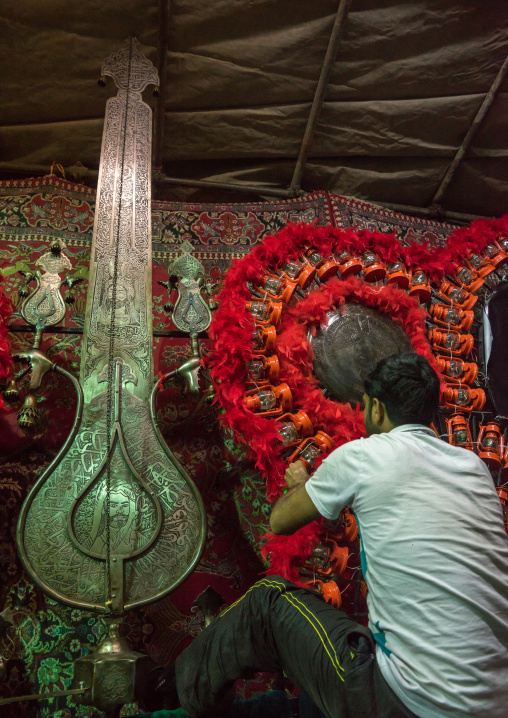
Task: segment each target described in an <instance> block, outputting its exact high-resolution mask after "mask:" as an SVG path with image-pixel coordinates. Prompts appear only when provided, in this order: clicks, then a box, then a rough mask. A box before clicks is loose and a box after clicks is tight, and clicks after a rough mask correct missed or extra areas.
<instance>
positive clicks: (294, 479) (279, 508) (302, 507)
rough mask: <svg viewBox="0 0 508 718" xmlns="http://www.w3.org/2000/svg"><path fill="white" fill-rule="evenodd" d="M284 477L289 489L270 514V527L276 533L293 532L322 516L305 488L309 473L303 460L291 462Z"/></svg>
mask: <svg viewBox="0 0 508 718" xmlns="http://www.w3.org/2000/svg"><path fill="white" fill-rule="evenodd" d="M284 479H285V481H286V484H287V487H288V491H287V493H285V494H283V495H282V496H281V497H280V499H278V500H277V501H276V503H275V504H274V506H273V509H272V513H271V516H270V528H271V529H272V531H273V533H274V534H292V533H294V532H295V531H296V530H297V529H299V528H301V527H302V526H305V525H306V524H308V523H310V522H311V521H315V520H316V519H318V518H319V516H320V513H319V511H318V510H317V509H316V507H315V506H314V504H313V502H312V500H311V498H310V496H309V495H308V493H307V491H306V490H305V484H306V483H307V481H308V479H309V475H308V473H307V469H306V468H305V464H304V463H303V461H295V462H294V463H293V464H290V465H289V467H288V468H287V469H286V473H285V474H284Z"/></svg>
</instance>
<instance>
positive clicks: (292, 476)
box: [284, 459, 309, 489]
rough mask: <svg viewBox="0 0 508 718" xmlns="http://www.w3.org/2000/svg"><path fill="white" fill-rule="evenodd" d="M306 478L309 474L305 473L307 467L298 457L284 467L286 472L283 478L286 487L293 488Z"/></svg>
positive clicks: (302, 482)
mask: <svg viewBox="0 0 508 718" xmlns="http://www.w3.org/2000/svg"><path fill="white" fill-rule="evenodd" d="M308 478H309V474H308V473H307V468H306V466H305V464H304V463H303V461H301V460H300V459H298V461H294V462H293V463H292V464H289V466H288V468H287V469H286V473H285V474H284V480H285V482H286V486H287V487H288V489H293V488H294V487H295V486H299V485H300V484H304V483H305V482H306V481H307V479H308Z"/></svg>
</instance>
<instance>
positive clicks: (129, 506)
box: [18, 39, 205, 616]
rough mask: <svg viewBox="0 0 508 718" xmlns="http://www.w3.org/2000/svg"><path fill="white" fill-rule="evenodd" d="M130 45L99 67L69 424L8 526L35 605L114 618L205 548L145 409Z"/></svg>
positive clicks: (140, 115) (138, 64) (147, 113)
mask: <svg viewBox="0 0 508 718" xmlns="http://www.w3.org/2000/svg"><path fill="white" fill-rule="evenodd" d="M136 44H137V43H136V41H135V40H133V39H131V40H130V41H129V44H128V47H127V48H124V49H122V50H120V51H118V52H116V53H114V54H113V55H111V56H110V57H109V58H107V60H106V62H105V64H104V66H103V68H102V74H103V75H109V76H111V77H112V78H113V80H114V81H115V83H116V85H117V87H118V93H117V95H116V97H113V98H111V99H109V100H108V102H107V107H106V116H105V123H104V133H103V139H102V151H101V167H100V172H99V184H98V190H97V209H96V214H95V223H94V230H93V241H92V250H91V260H90V284H89V290H88V303H87V309H86V316H85V327H84V334H83V346H82V362H81V375H80V382H79V384H78V382H75V387H76V389H77V391H78V396H79V402H78V415H77V418H76V422H75V426H74V428H73V432H72V434H71V436H70V437H69V439H68V441H67V442H66V445H65V446H64V448H63V449H62V451H61V452H60V454H59V455H58V456H57V457H56V459H55V460H54V461H53V463H52V464H51V465H50V466H49V467H48V469H47V470H46V471H45V473H44V474H43V475H42V476H41V477H40V479H39V480H38V481H37V483H36V484H35V486H34V488H33V489H32V491H31V492H30V494H29V495H28V497H27V499H26V501H25V504H24V505H23V508H22V511H21V515H20V519H19V524H18V546H19V551H20V554H21V557H22V560H23V563H24V565H25V568H26V570H27V571H28V572H29V573H30V575H31V576H32V577H33V578H34V580H35V581H36V582H37V583H38V584H39V585H40V586H41V587H42V588H43V590H44V591H46V593H48V594H49V595H51V596H52V597H53V598H56V599H57V600H59V601H62V602H64V603H66V604H69V605H71V606H76V607H79V608H82V609H85V610H90V609H91V610H96V611H101V612H105V613H109V614H110V615H116V616H119V615H121V614H122V613H123V612H124V611H125V610H129V609H132V608H135V607H137V606H140V605H143V604H146V603H150V602H151V601H154V600H156V599H158V598H160V597H162V596H163V595H165V594H166V593H168V592H169V591H171V590H172V589H174V588H175V587H176V586H177V585H178V584H179V583H181V582H182V581H183V580H184V579H185V577H186V576H187V575H188V574H189V573H190V572H191V571H192V569H193V568H194V566H195V564H196V563H197V561H198V559H199V557H200V555H201V551H202V548H203V545H204V539H205V512H204V508H203V504H202V501H201V498H200V496H199V493H198V491H197V489H196V487H195V485H194V484H193V482H192V480H191V479H190V477H189V476H188V474H187V472H186V471H185V469H184V468H183V467H182V466H181V465H180V464H179V463H178V461H177V460H176V458H175V457H174V456H173V455H172V454H171V452H170V451H169V450H168V449H167V447H166V445H165V444H164V442H163V441H162V439H161V438H160V434H159V432H158V430H157V428H156V426H155V422H154V417H153V412H151V411H150V395H151V392H152V388H153V384H154V380H153V361H152V315H151V304H152V298H151V287H152V276H151V267H152V247H151V215H150V207H151V191H150V155H151V129H152V118H151V110H150V108H149V107H148V105H146V104H145V103H144V102H143V100H142V98H141V92H142V90H143V89H144V88H145V87H146V86H147V85H148V84H150V83H152V84H157V81H158V78H157V72H156V70H155V68H154V67H153V65H152V64H151V62H150V61H149V60H147V58H145V57H144V56H143V55H142V54H141V53H140V52H138V50H136ZM55 260H56V258H55ZM62 261H64V260H63V259H62V258H61V259H60V263H61V262H62ZM46 264H47V266H48V268H47V269H46V267H44V268H45V269H46V272H47V273H48V272H49V273H50V274H51V273H53V274H55V271H61V270H60V265H59V267H58V269H57V270H55V267H53V265H54V264H55V262H52V263H51V262H50V261H49V259H48V262H46ZM53 270H55V271H53ZM57 276H58V275H57ZM50 279H51V277H50ZM56 284H57V280H56V279H54V281H53V282H52V283H51V282H50V281H49V279H48V281H47V282H45V283H44V284H43V283H41V288H40V290H39V293H41V292H44V295H42V294H41V296H40V298H41V301H40V302H38V304H37V308H36V309H37V310H39V309H41V308H42V309H43V310H44V314H45V315H48V316H50V317H51V319H53V317H54V316H56V315H55V312H56V313H58V311H59V310H60V304H59V302H58V298H57V296H56V294H55V290H54V287H56ZM37 301H38V300H37ZM25 311H26V312H27V313H28V304H27V308H26V310H25ZM39 353H40V352H38V353H37V354H34V352H33V350H32V351H31V352H27V356H26V357H25V358H27V359H28V360H29V361H32V359H33V362H32V366H33V368H34V369H36V368H37V366H36V365H37V363H39V365H41V366H42V367H43V369H42V371H43V372H45V371H47V370H48V369H50V368H51V369H57V370H58V368H57V367H56V366H55V365H53V364H52V363H51V362H49V360H46V362H47V364H45V363H44V361H43V359H42V358H41V357H39V356H38V354H39ZM32 354H33V356H32ZM41 356H44V355H42V354H41ZM39 373H41V371H39ZM81 406H82V417H81V418H80V415H81Z"/></svg>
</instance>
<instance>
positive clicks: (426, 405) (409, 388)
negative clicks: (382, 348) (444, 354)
mask: <svg viewBox="0 0 508 718" xmlns="http://www.w3.org/2000/svg"><path fill="white" fill-rule="evenodd" d="M364 387H365V393H366V394H367V395H368V396H369V397H370V398H371V399H373V398H374V397H375V398H377V399H379V401H380V402H381V403H382V404H384V406H385V409H386V411H387V413H388V418H389V420H390V421H391V423H392V424H394V426H400V425H401V424H425V426H430V423H431V421H432V420H433V418H434V416H435V415H436V413H437V410H438V407H439V377H438V375H437V374H436V372H435V371H434V369H433V368H432V367H431V366H430V364H429V362H428V361H427V359H425V357H422V356H420V354H392V355H391V356H389V357H386V359H381V361H379V362H378V363H377V364H376V366H375V367H374V369H373V370H372V371H371V372H370V374H369V375H368V376H367V378H366V379H365V381H364Z"/></svg>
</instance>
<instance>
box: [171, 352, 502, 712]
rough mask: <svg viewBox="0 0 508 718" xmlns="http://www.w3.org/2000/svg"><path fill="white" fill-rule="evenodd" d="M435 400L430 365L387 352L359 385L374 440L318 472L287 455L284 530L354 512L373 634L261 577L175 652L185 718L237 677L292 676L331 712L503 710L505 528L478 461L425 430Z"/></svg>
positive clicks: (222, 694)
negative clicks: (278, 673) (266, 673)
mask: <svg viewBox="0 0 508 718" xmlns="http://www.w3.org/2000/svg"><path fill="white" fill-rule="evenodd" d="M438 402H439V379H438V377H437V375H436V373H435V372H434V371H433V369H432V368H431V367H430V365H429V363H428V362H427V360H426V359H424V358H423V357H421V356H419V355H417V354H404V355H398V356H392V357H388V358H387V359H385V360H383V361H381V362H380V363H379V364H378V365H377V366H376V368H375V369H374V370H373V372H371V374H370V375H369V377H368V378H367V379H366V381H365V394H364V404H365V410H364V417H365V427H366V429H367V433H368V435H369V438H367V439H359V440H357V441H351V442H349V443H347V444H344V445H343V446H341V447H339V448H338V449H336V450H335V451H334V452H332V453H331V454H330V456H329V457H328V458H327V459H325V460H324V462H323V463H322V464H321V466H320V467H319V468H318V469H317V471H316V472H315V473H314V474H313V476H311V477H310V478H309V477H308V475H307V472H306V470H305V467H304V465H303V464H302V463H301V462H297V463H295V464H292V465H291V466H290V467H289V469H288V471H287V472H286V483H287V484H288V487H289V490H288V492H287V493H286V494H285V495H284V496H282V497H281V498H280V499H279V500H278V501H277V502H276V504H275V505H274V507H273V511H272V515H271V527H272V530H273V532H274V533H276V534H291V533H293V532H294V531H296V530H297V529H298V528H300V527H302V526H304V525H306V524H307V523H309V522H311V521H313V520H315V519H317V518H319V517H321V516H324V517H326V518H329V519H333V518H337V517H338V516H339V513H340V511H341V509H342V508H343V507H344V506H348V507H349V508H350V509H352V510H353V511H354V512H355V514H356V518H357V521H358V525H359V528H360V535H361V550H362V551H361V552H362V566H363V571H364V575H365V579H366V582H367V585H368V589H369V590H368V594H367V602H368V608H369V628H368V629H367V628H365V627H363V626H361V625H359V624H357V623H355V622H353V621H351V620H350V619H349V618H348V617H347V616H346V615H345V614H343V613H342V612H340V611H337V610H335V609H334V608H333V607H331V606H329V605H328V604H327V603H325V602H324V601H323V600H322V599H321V598H320V597H319V596H317V595H316V594H315V593H314V592H311V591H307V590H305V589H302V588H300V587H297V586H295V585H294V584H291V583H290V582H289V581H287V580H285V579H283V578H281V577H278V576H267V577H266V578H264V579H262V580H261V581H258V583H256V584H255V585H254V586H253V587H252V588H251V589H250V590H249V591H248V592H247V594H246V595H245V596H244V597H243V598H241V599H240V600H239V601H237V602H236V604H233V606H231V607H230V608H229V609H226V610H225V611H224V612H223V613H222V614H221V616H220V617H219V618H218V619H217V620H216V621H214V622H213V623H212V624H211V626H210V627H209V628H208V629H207V630H206V631H204V632H203V633H202V634H201V635H200V636H199V637H198V638H197V639H196V640H195V641H194V642H193V643H192V644H191V645H190V646H189V648H187V649H186V650H185V651H184V652H183V654H182V655H181V656H180V657H179V658H178V659H177V662H176V685H177V689H178V695H179V699H180V702H181V704H182V705H183V706H184V708H185V709H186V710H187V712H188V714H189V715H190V716H193V717H194V716H205V715H206V716H208V715H211V714H212V711H213V710H217V709H218V707H220V710H222V711H224V710H225V707H226V706H227V705H228V702H229V701H230V694H229V689H230V687H231V686H232V684H233V682H234V680H235V679H236V678H239V677H246V676H248V675H249V673H250V672H252V671H256V670H265V671H284V672H285V673H286V675H287V676H288V677H289V678H290V679H291V680H292V681H293V682H294V683H295V684H296V685H297V686H299V687H300V688H301V689H302V690H304V691H305V692H306V693H307V694H308V695H309V696H310V698H311V699H312V701H313V702H314V704H315V705H316V706H318V708H319V709H320V710H321V711H322V712H323V713H324V714H325V716H327V718H412V717H414V716H417V717H418V718H466V716H468V717H470V716H473V717H474V718H506V716H507V715H508V707H507V706H508V680H507V678H508V537H507V536H506V534H505V532H504V526H503V518H502V510H501V506H500V503H499V499H498V497H497V494H496V491H495V488H494V485H493V481H492V478H491V476H490V473H489V472H488V470H487V469H486V467H485V465H484V464H483V462H482V461H481V460H480V459H479V458H478V457H477V456H476V455H475V454H474V453H473V452H471V451H467V450H465V449H462V448H457V447H454V446H451V445H450V444H448V443H446V442H444V441H442V440H440V439H439V438H438V437H437V436H436V435H435V433H434V432H433V431H432V429H430V423H431V421H432V419H433V417H434V415H435V413H436V412H437V409H438Z"/></svg>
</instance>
